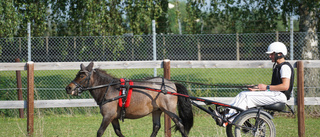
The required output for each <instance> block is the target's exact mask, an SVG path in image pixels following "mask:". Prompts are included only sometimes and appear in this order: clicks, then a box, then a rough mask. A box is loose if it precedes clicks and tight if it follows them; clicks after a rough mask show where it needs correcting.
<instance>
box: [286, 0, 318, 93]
mask: <svg viewBox="0 0 320 137" xmlns="http://www.w3.org/2000/svg"><path fill="white" fill-rule="evenodd" d="M282 9H283V12H284V13H285V14H293V15H294V14H296V15H299V17H300V22H299V31H300V32H305V33H306V35H305V37H304V39H301V41H300V42H299V44H300V45H301V47H302V49H301V51H302V53H301V59H303V60H318V59H319V47H318V45H319V44H318V41H319V38H318V35H317V31H318V28H319V17H320V1H319V0H284V4H283V6H282ZM304 74H305V77H306V78H305V86H307V87H317V86H318V84H319V81H320V79H319V70H318V69H312V68H310V69H305V72H304ZM316 92H317V91H316V90H315V89H314V90H312V89H308V91H307V94H306V95H308V94H315V93H316Z"/></svg>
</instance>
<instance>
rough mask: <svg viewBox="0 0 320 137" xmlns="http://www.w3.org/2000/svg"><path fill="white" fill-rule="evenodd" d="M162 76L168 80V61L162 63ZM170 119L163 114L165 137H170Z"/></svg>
mask: <svg viewBox="0 0 320 137" xmlns="http://www.w3.org/2000/svg"><path fill="white" fill-rule="evenodd" d="M163 75H164V78H166V79H170V60H169V59H165V60H164V61H163ZM170 128H171V119H170V117H169V116H168V115H167V114H164V134H165V136H166V137H171V129H170Z"/></svg>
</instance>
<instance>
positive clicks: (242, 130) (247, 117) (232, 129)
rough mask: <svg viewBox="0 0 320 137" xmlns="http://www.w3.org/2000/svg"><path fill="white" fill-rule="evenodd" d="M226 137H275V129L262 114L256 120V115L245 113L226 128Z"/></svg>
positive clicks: (269, 120)
mask: <svg viewBox="0 0 320 137" xmlns="http://www.w3.org/2000/svg"><path fill="white" fill-rule="evenodd" d="M257 125H258V126H257ZM226 130H227V135H228V137H275V136H276V129H275V126H274V124H273V122H272V120H271V119H270V118H269V117H267V116H266V115H264V114H261V115H260V118H259V119H257V113H247V114H244V115H240V116H238V117H237V118H236V119H235V122H234V124H229V125H228V126H227V129H226Z"/></svg>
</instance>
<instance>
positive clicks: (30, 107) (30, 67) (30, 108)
mask: <svg viewBox="0 0 320 137" xmlns="http://www.w3.org/2000/svg"><path fill="white" fill-rule="evenodd" d="M27 73H28V74H27V77H28V82H27V83H28V99H27V132H28V135H29V136H32V135H33V122H34V89H33V88H34V63H33V62H32V61H29V62H27Z"/></svg>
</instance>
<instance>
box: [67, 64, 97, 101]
mask: <svg viewBox="0 0 320 137" xmlns="http://www.w3.org/2000/svg"><path fill="white" fill-rule="evenodd" d="M93 71H94V70H92V71H90V72H88V71H79V73H81V72H84V73H86V74H88V75H87V76H86V78H85V79H83V80H81V81H80V82H79V83H78V82H76V81H74V80H72V81H71V83H73V84H74V85H76V89H78V96H80V95H81V93H82V92H83V91H85V90H87V88H88V87H89V84H90V79H91V75H92V73H93ZM79 73H78V74H79ZM82 83H83V84H84V83H87V84H86V87H83V86H82V85H81V84H82Z"/></svg>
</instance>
